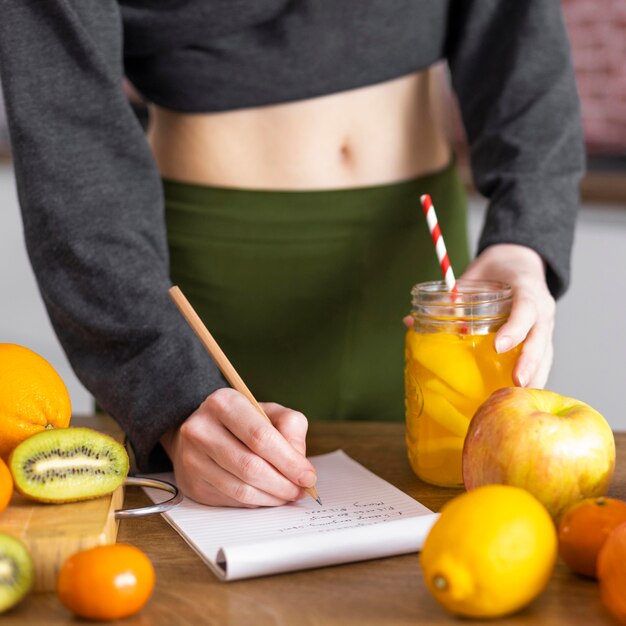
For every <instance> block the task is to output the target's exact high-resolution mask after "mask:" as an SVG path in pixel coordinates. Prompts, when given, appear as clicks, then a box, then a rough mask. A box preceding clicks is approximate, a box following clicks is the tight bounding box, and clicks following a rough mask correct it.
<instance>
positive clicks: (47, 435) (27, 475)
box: [9, 428, 128, 502]
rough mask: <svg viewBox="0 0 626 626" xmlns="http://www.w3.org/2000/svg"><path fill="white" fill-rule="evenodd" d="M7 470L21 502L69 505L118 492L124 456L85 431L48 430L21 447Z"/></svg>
mask: <svg viewBox="0 0 626 626" xmlns="http://www.w3.org/2000/svg"><path fill="white" fill-rule="evenodd" d="M9 468H10V470H11V473H12V474H13V480H14V481H15V488H16V489H17V491H18V492H19V493H21V494H22V495H23V496H26V497H27V498H30V499H32V500H38V501H40V502H74V501H76V500H88V499H90V498H97V497H99V496H103V495H105V494H107V493H110V492H112V491H114V490H115V489H116V488H117V487H119V485H121V484H122V483H123V482H124V479H125V478H126V475H127V474H128V454H127V453H126V450H125V449H124V446H123V445H122V444H121V443H119V442H118V441H116V440H115V439H113V438H112V437H109V436H108V435H104V434H102V433H99V432H97V431H95V430H92V429H90V428H53V429H51V430H44V431H42V432H40V433H37V434H36V435H33V436H32V437H29V438H28V439H25V440H24V441H22V443H20V444H19V445H18V446H17V447H16V448H15V449H14V450H13V452H12V453H11V456H10V458H9Z"/></svg>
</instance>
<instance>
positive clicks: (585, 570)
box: [558, 498, 626, 578]
mask: <svg viewBox="0 0 626 626" xmlns="http://www.w3.org/2000/svg"><path fill="white" fill-rule="evenodd" d="M624 522H626V502H623V501H622V500H616V499H615V498H586V499H585V500H582V501H580V502H578V503H577V504H575V505H573V506H571V507H570V508H569V509H567V510H566V511H565V513H564V514H563V517H562V518H561V520H560V521H559V526H558V536H559V554H560V556H561V558H562V559H563V561H564V562H565V564H566V565H567V566H568V567H570V568H571V569H572V570H574V571H575V572H576V573H578V574H583V575H584V576H590V577H592V578H595V577H596V562H597V559H598V553H599V552H600V548H602V545H603V544H604V542H605V541H606V538H607V537H608V536H609V534H610V532H611V531H612V530H613V529H614V528H615V527H616V526H619V525H620V524H622V523H624Z"/></svg>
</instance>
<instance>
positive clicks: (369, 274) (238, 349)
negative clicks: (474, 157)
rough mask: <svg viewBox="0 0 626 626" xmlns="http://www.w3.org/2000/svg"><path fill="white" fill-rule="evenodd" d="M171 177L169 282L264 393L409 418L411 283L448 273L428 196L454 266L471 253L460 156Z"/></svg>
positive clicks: (296, 403)
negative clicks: (382, 171) (444, 162)
mask: <svg viewBox="0 0 626 626" xmlns="http://www.w3.org/2000/svg"><path fill="white" fill-rule="evenodd" d="M163 184H164V191H165V201H166V219H167V229H168V234H169V248H170V255H171V278H172V281H173V283H174V284H178V285H179V286H180V288H181V289H182V290H183V292H184V293H185V295H186V296H187V297H188V298H189V300H190V301H191V303H192V305H193V306H194V308H195V309H196V311H197V312H198V314H199V315H200V317H201V318H202V319H203V321H204V322H205V324H206V325H207V327H208V328H209V330H210V331H211V332H212V334H213V335H214V336H215V338H216V340H217V341H218V343H219V344H220V345H221V347H222V349H223V350H224V352H225V353H226V355H227V356H228V358H229V359H230V361H231V362H232V363H233V365H234V366H235V368H236V369H237V371H238V372H239V373H240V375H241V376H242V378H243V379H244V381H245V382H246V384H247V385H248V387H249V388H250V390H251V391H252V393H253V394H254V395H255V397H256V398H257V399H258V400H259V401H273V402H278V403H280V404H283V405H285V406H288V407H290V408H293V409H297V410H299V411H302V412H303V413H304V414H305V415H306V416H307V417H308V418H309V419H312V420H350V419H353V420H388V421H400V420H403V419H404V386H403V385H404V383H403V367H404V326H403V324H402V317H403V316H404V315H406V314H407V313H408V312H409V310H410V304H409V302H410V294H409V292H410V290H411V287H412V286H413V285H414V284H415V283H418V282H421V281H425V280H434V279H439V278H441V270H440V268H439V265H438V262H437V258H436V255H435V251H434V248H433V243H432V241H431V239H430V235H429V233H428V227H427V225H426V221H425V218H424V215H423V212H422V209H421V207H420V200H419V198H420V195H421V194H423V193H429V194H431V196H432V198H433V203H434V205H435V207H436V209H437V213H438V217H439V222H440V225H441V228H442V231H443V234H444V237H445V240H446V244H447V246H448V253H449V255H450V259H451V262H452V264H453V267H454V269H455V271H456V272H457V274H458V273H460V272H461V271H462V270H463V269H464V268H465V266H466V265H467V263H468V261H469V248H468V237H467V211H466V200H465V194H464V191H463V188H462V185H461V183H460V181H459V179H458V177H457V174H456V171H455V169H454V167H453V166H450V167H448V168H446V169H445V170H443V171H441V172H438V173H436V174H432V175H428V176H423V177H420V178H418V179H415V180H411V181H408V182H401V183H397V184H390V185H380V186H372V187H365V188H357V189H345V190H333V191H304V192H300V191H286V192H283V191H256V190H239V189H228V188H215V187H205V186H201V185H193V184H187V183H179V182H173V181H169V180H166V181H164V183H163Z"/></svg>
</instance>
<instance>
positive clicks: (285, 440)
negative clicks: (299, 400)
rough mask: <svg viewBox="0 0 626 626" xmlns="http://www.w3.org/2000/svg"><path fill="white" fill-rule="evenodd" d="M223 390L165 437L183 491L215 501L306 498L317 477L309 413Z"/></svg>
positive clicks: (269, 502) (252, 503)
mask: <svg viewBox="0 0 626 626" xmlns="http://www.w3.org/2000/svg"><path fill="white" fill-rule="evenodd" d="M261 407H262V408H263V410H264V411H265V413H266V415H267V416H268V417H269V418H270V422H268V421H267V420H266V419H265V417H264V416H263V415H261V414H260V413H259V411H258V410H257V409H256V408H255V407H254V406H253V405H252V404H251V403H250V401H249V400H248V399H247V398H246V397H245V396H243V395H242V394H240V393H239V392H238V391H235V390H234V389H230V388H224V389H218V390H217V391H215V392H213V393H212V394H211V395H210V396H208V397H207V399H206V400H205V401H204V402H203V403H202V404H201V405H200V406H199V407H198V409H197V410H196V411H194V413H192V414H191V415H190V416H189V417H188V418H187V419H186V420H185V421H184V422H183V424H182V425H181V426H180V427H178V428H177V429H175V430H173V431H169V432H168V433H166V434H165V435H163V437H161V444H162V445H163V447H164V448H165V451H166V452H167V454H168V455H169V457H170V459H171V461H172V464H173V465H174V473H175V476H176V482H177V484H178V486H179V487H180V489H181V490H182V492H183V493H184V494H185V495H186V496H188V497H190V498H192V499H193V500H196V502H200V503H202V504H208V505H213V506H239V507H257V506H276V505H280V504H285V503H286V502H289V501H293V500H298V499H299V498H302V497H304V488H307V487H312V486H313V485H314V484H315V481H316V479H317V476H316V473H315V468H314V467H313V466H312V465H311V463H310V462H309V461H308V460H307V458H306V456H305V454H306V442H305V438H306V432H307V427H308V422H307V419H306V417H304V415H302V413H299V412H297V411H292V410H291V409H287V408H285V407H283V406H281V405H279V404H275V403H261Z"/></svg>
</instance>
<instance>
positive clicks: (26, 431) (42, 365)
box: [0, 343, 72, 459]
mask: <svg viewBox="0 0 626 626" xmlns="http://www.w3.org/2000/svg"><path fill="white" fill-rule="evenodd" d="M71 413H72V407H71V403H70V396H69V394H68V392H67V387H66V386H65V383H64V382H63V380H62V379H61V377H60V376H59V375H58V374H57V372H56V371H55V369H54V368H53V367H52V365H50V363H48V361H46V360H45V359H44V358H42V357H40V356H39V355H38V354H35V353H34V352H33V351H32V350H29V349H28V348H24V347H23V346H18V345H15V344H12V343H0V457H2V458H3V459H7V458H8V456H9V454H10V453H11V451H12V450H13V448H15V446H17V444H18V443H20V442H22V441H23V440H24V439H26V438H28V437H30V436H31V435H34V434H35V433H38V432H39V431H41V430H44V429H45V428H54V427H58V428H65V427H67V426H68V424H69V422H70V416H71Z"/></svg>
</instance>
